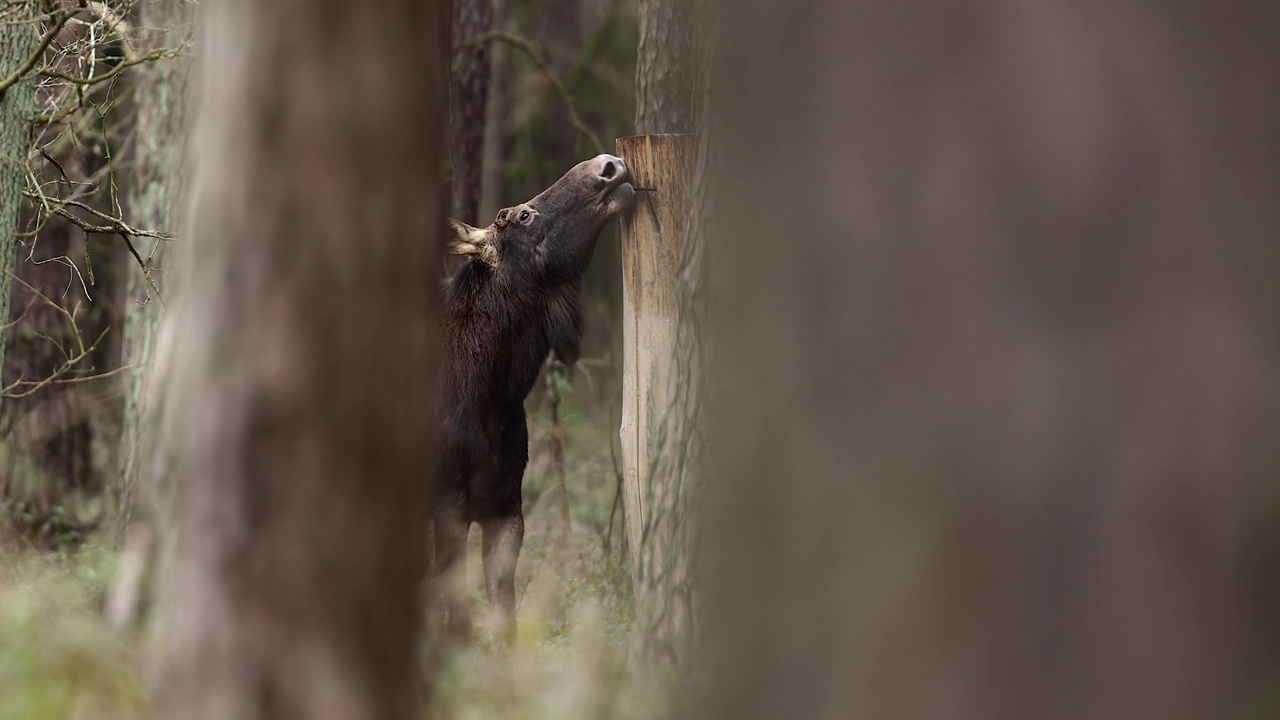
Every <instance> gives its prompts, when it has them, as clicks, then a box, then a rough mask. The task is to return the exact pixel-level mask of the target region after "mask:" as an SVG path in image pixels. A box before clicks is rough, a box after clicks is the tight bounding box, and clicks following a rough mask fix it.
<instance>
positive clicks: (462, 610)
mask: <svg viewBox="0 0 1280 720" xmlns="http://www.w3.org/2000/svg"><path fill="white" fill-rule="evenodd" d="M629 180H630V173H629V172H628V170H627V167H626V165H625V164H623V162H622V160H621V159H619V158H617V157H614V156H612V155H599V156H597V157H594V158H592V159H590V160H586V161H584V162H581V163H579V164H578V165H576V166H574V167H573V168H572V169H570V170H569V171H568V172H567V173H565V175H564V176H563V177H561V178H560V179H559V180H557V181H556V182H555V183H554V184H553V185H551V187H549V188H547V189H546V190H544V191H543V192H542V193H541V194H539V195H538V196H537V197H535V198H533V199H532V200H530V201H528V202H526V203H523V204H520V205H516V206H514V207H509V208H506V209H504V210H502V211H500V212H499V213H498V215H497V217H496V218H495V219H494V221H493V223H492V224H491V225H489V227H486V228H484V229H479V228H474V227H471V226H470V225H467V224H466V223H463V222H459V221H457V220H452V219H451V220H450V221H449V226H450V235H451V242H450V248H449V249H450V252H452V253H454V254H457V255H461V256H463V258H464V259H463V261H462V263H461V265H459V267H458V268H457V270H456V271H455V272H454V274H453V275H452V277H450V278H449V279H448V280H447V281H446V283H445V288H444V308H443V322H442V328H443V329H442V332H443V344H442V352H443V366H442V375H441V383H442V392H441V418H440V440H441V442H440V453H441V459H440V467H439V489H440V494H439V498H438V504H437V509H436V512H435V515H434V518H433V523H434V546H435V558H434V565H435V572H436V573H437V576H438V577H449V576H450V575H452V574H454V573H459V572H460V573H462V574H463V576H464V577H465V550H466V541H467V533H468V531H469V530H470V528H471V524H472V523H479V525H480V528H481V531H482V533H483V535H482V540H483V565H484V581H485V592H486V595H487V596H488V599H489V604H490V607H491V608H493V610H494V611H495V615H496V619H497V621H498V628H499V634H498V639H499V640H500V641H502V642H505V643H508V644H509V643H511V642H512V641H514V639H515V570H516V559H517V557H518V556H519V554H520V547H521V545H522V544H523V542H524V513H523V508H522V494H521V481H522V480H523V477H524V470H525V465H526V464H527V463H528V459H529V434H528V428H527V426H526V423H525V410H524V400H525V398H526V397H527V396H528V394H529V391H530V390H531V389H532V388H533V384H534V382H536V381H537V378H538V373H539V371H540V369H541V367H542V364H543V362H544V361H545V360H546V359H547V356H548V354H549V353H551V352H554V353H555V356H556V358H557V359H558V360H559V361H560V362H562V363H564V364H565V365H572V364H573V363H574V362H576V361H577V360H578V356H579V354H580V344H581V338H582V330H583V320H582V307H581V301H580V297H579V296H580V294H581V285H582V277H583V274H584V273H585V272H586V269H587V265H588V264H589V263H590V262H591V256H592V253H593V252H594V250H595V245H596V240H597V238H598V237H599V235H600V231H601V230H602V229H603V228H604V226H605V225H606V224H608V223H609V221H611V220H613V219H614V218H615V217H617V216H618V215H619V214H621V213H623V212H625V211H626V210H627V209H628V208H630V207H631V204H632V202H634V200H635V189H634V188H633V187H632V185H631V183H630V182H629ZM444 600H445V614H446V625H447V627H448V629H449V631H450V633H451V634H453V635H455V636H458V637H460V638H463V639H464V640H465V639H466V638H469V637H470V633H471V617H470V610H469V607H468V605H469V603H468V599H467V596H466V594H465V593H462V592H460V591H459V590H458V589H457V588H456V586H455V587H454V588H453V589H449V588H446V589H445V593H444Z"/></svg>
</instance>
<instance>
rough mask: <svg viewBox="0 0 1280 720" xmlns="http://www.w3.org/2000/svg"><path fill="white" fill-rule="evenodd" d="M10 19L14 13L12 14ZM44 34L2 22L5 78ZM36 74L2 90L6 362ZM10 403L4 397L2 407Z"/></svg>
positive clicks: (2, 345) (0, 335)
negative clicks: (20, 211) (11, 289)
mask: <svg viewBox="0 0 1280 720" xmlns="http://www.w3.org/2000/svg"><path fill="white" fill-rule="evenodd" d="M4 19H5V20H9V19H10V16H9V15H8V14H6V15H5V16H4ZM39 42H40V36H39V35H38V34H37V33H36V31H35V27H34V23H32V24H30V25H27V24H22V23H16V22H3V23H0V80H3V79H5V78H7V77H9V75H10V74H11V73H13V72H14V71H15V70H17V69H18V68H19V67H21V66H22V64H23V63H24V62H25V61H26V60H27V58H29V57H31V54H32V53H34V52H35V51H36V48H37V47H39ZM33 93H34V88H33V86H32V78H31V77H27V78H24V79H23V80H21V81H19V82H18V83H17V84H15V85H13V86H11V87H9V88H8V89H7V90H3V91H0V319H3V322H0V364H2V363H3V362H4V356H5V349H6V347H7V341H8V337H9V330H10V328H9V327H8V323H9V321H10V318H9V307H10V303H9V294H10V287H11V286H12V283H13V279H12V276H11V275H10V273H13V272H14V271H15V270H16V267H17V266H16V261H17V247H18V238H17V232H18V209H19V208H20V207H21V206H22V190H23V188H25V187H26V185H27V178H26V176H25V174H24V172H25V170H24V169H25V168H26V165H27V150H28V143H29V142H30V141H31V121H32V115H33V114H34V113H35V106H34V102H33ZM3 406H4V400H3V398H0V407H3Z"/></svg>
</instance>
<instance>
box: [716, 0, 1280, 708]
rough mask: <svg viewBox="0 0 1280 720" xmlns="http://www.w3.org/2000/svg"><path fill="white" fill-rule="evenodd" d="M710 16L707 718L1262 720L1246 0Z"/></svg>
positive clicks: (1269, 366)
mask: <svg viewBox="0 0 1280 720" xmlns="http://www.w3.org/2000/svg"><path fill="white" fill-rule="evenodd" d="M725 10H726V12H725V13H724V14H723V18H724V19H725V21H726V23H728V25H727V27H726V28H725V32H724V33H723V36H722V37H723V39H724V42H725V43H726V44H727V45H729V46H730V51H729V53H728V55H727V56H726V57H725V60H726V67H730V68H733V73H732V75H729V76H726V78H725V82H726V85H725V87H724V92H723V97H724V100H725V103H724V105H723V116H722V119H723V120H724V121H725V122H726V123H727V124H728V126H729V128H730V131H729V133H728V134H727V135H726V136H725V141H724V143H723V144H722V145H721V147H723V148H724V149H725V151H726V160H727V168H726V171H725V172H724V174H723V175H722V176H721V177H722V178H723V180H724V187H723V188H722V193H721V194H720V197H722V198H723V200H724V202H725V205H724V206H722V207H723V208H724V212H723V213H721V212H719V210H718V211H717V218H723V219H724V222H723V223H722V224H721V225H720V226H719V227H718V230H717V234H716V238H717V243H718V242H720V241H723V243H724V245H723V247H720V246H719V245H718V244H717V245H713V249H715V250H720V251H719V252H716V254H715V258H716V264H715V268H714V272H715V274H716V276H717V278H719V279H723V280H724V285H723V289H724V293H723V294H721V295H718V302H717V307H718V308H721V309H723V311H724V313H725V315H724V316H723V318H721V319H722V321H723V322H722V324H721V325H720V327H722V328H724V329H725V332H724V333H723V334H722V335H719V336H718V337H717V345H716V350H717V352H716V357H717V358H719V359H723V360H725V363H724V365H723V366H721V367H718V368H717V373H716V377H717V381H718V383H717V384H720V383H723V384H724V386H725V391H724V394H723V396H720V395H719V393H717V403H718V407H717V410H718V411H720V412H719V414H718V415H717V418H718V425H717V426H716V432H717V437H716V441H717V445H716V452H715V461H716V463H717V465H716V467H717V477H718V478H719V479H720V482H719V483H718V484H717V485H716V490H715V492H716V497H715V499H714V501H713V500H712V499H711V498H709V499H708V502H707V507H708V508H713V507H714V508H717V509H718V510H719V509H724V511H725V513H726V515H725V516H724V518H722V519H725V520H726V522H727V521H729V520H732V521H733V522H732V523H731V524H730V526H729V527H730V528H731V529H730V530H729V531H728V533H727V535H726V536H724V537H726V538H727V540H726V541H725V542H723V543H720V542H717V543H716V546H715V548H714V553H713V555H712V556H711V558H710V559H708V561H707V563H706V567H707V568H708V570H709V571H712V572H715V573H717V574H718V575H717V577H716V578H715V579H716V581H717V582H716V587H717V588H718V590H717V602H716V603H715V604H714V609H713V610H711V611H708V613H706V614H707V616H708V617H709V618H712V619H713V621H714V623H715V626H714V627H713V628H709V629H708V634H709V635H714V636H715V637H717V638H720V639H721V640H723V642H724V645H723V646H722V647H721V648H720V650H721V652H722V653H723V655H722V656H721V660H722V661H723V663H724V665H723V669H724V670H725V675H724V676H723V678H722V685H721V686H720V693H719V697H721V698H723V699H724V704H723V706H722V707H721V708H720V712H719V713H718V714H717V715H718V716H719V717H732V718H774V717H810V718H845V717H866V718H872V717H876V718H880V717H904V718H926V717H948V718H956V719H958V720H960V719H964V718H983V719H990V718H1046V719H1053V718H1064V719H1065V718H1083V717H1088V718H1138V717H1146V718H1157V717H1158V718H1163V719H1165V720H1173V719H1178V718H1186V719H1188V720H1191V719H1193V718H1209V717H1215V718H1226V717H1258V718H1262V717H1280V704H1278V702H1280V701H1277V698H1276V695H1275V692H1274V691H1275V688H1276V686H1275V682H1276V678H1277V677H1280V675H1277V670H1278V669H1280V665H1278V664H1277V661H1278V660H1280V658H1278V657H1277V655H1276V650H1277V648H1278V645H1277V640H1278V639H1280V638H1278V637H1277V633H1276V631H1277V618H1278V617H1280V597H1278V593H1277V589H1278V588H1280V581H1278V580H1277V579H1276V578H1277V577H1280V573H1277V568H1280V562H1278V561H1280V554H1278V552H1277V551H1278V549H1280V543H1278V542H1277V541H1278V540H1280V532H1278V531H1280V485H1278V484H1277V482H1276V478H1277V477H1280V455H1277V453H1276V450H1275V441H1276V428H1277V427H1278V426H1280V393H1278V391H1280V385H1278V384H1277V375H1276V369H1277V368H1280V346H1278V343H1277V336H1276V332H1275V330H1276V327H1277V323H1278V322H1280V294H1277V291H1276V287H1277V284H1276V283H1277V279H1278V278H1280V245H1277V242H1276V239H1277V238H1278V237H1280V205H1278V204H1277V203H1276V198H1277V197H1280V144H1277V143H1276V142H1275V129H1276V128H1277V127H1280V33H1277V32H1276V27H1277V20H1278V19H1280V18H1278V16H1277V13H1276V8H1275V6H1274V4H1273V3H1265V2H1250V1H1248V0H1229V1H1226V2H1219V3H1214V4H1212V5H1202V4H1194V3H1192V4H1179V5H1159V6H1157V5H1155V4H1151V3H1138V2H1107V3H1102V2H1091V3H1086V4H1084V5H1081V4H1080V3H1075V2H1065V1H1063V0H1051V1H1048V2H1040V3H1031V4H1028V3H1023V2H1016V1H1014V0H990V1H987V2H962V3H950V4H939V3H922V2H896V3H878V4H871V5H867V4H865V3H830V2H818V1H817V0H805V1H801V2H792V3H780V2H776V1H775V0H740V1H739V2H733V3H730V4H729V6H727V7H725ZM719 207H721V206H718V208H719ZM720 287H721V286H720V285H719V284H717V289H718V290H719V289H720ZM720 403H722V404H720ZM720 440H723V441H724V444H723V445H720V444H719V441H720ZM720 593H723V594H720ZM1268 693H1269V695H1268Z"/></svg>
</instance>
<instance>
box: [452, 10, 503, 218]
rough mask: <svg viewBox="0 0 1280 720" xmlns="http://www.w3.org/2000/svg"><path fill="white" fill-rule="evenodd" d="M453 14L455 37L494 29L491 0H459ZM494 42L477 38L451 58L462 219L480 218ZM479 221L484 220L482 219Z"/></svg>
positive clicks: (457, 210) (457, 207)
mask: <svg viewBox="0 0 1280 720" xmlns="http://www.w3.org/2000/svg"><path fill="white" fill-rule="evenodd" d="M455 4H456V6H457V9H456V12H455V14H454V25H453V36H454V40H455V42H458V43H462V42H466V40H467V39H468V38H472V37H475V36H476V35H479V34H481V33H485V32H489V31H490V30H492V29H493V1H492V0H457V2H456V3H455ZM492 48H493V43H481V44H479V45H476V46H474V47H472V48H471V49H470V50H467V51H465V52H463V53H462V54H460V55H458V56H457V57H455V58H454V61H453V67H454V75H453V84H452V91H453V96H452V101H453V102H452V104H451V117H452V132H453V216H454V217H455V218H457V219H459V220H461V221H463V222H465V223H470V224H472V225H475V224H477V223H478V222H479V217H478V215H479V213H480V190H481V186H480V184H481V180H482V178H483V170H484V142H485V128H486V127H487V123H486V120H487V119H488V116H487V113H486V112H485V108H486V106H487V105H488V100H489V78H490V76H491V75H492V70H491V68H492V65H491V63H490V55H491V53H492ZM480 224H483V223H480Z"/></svg>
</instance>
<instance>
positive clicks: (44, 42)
mask: <svg viewBox="0 0 1280 720" xmlns="http://www.w3.org/2000/svg"><path fill="white" fill-rule="evenodd" d="M53 17H54V21H53V24H52V25H51V26H50V27H49V32H47V33H45V35H44V37H42V38H40V44H39V45H38V46H36V51H35V52H33V53H32V54H31V57H29V58H27V61H26V62H24V63H22V64H21V65H19V66H18V67H17V69H15V70H14V71H13V72H11V73H9V76H8V77H6V78H5V79H3V80H0V97H4V94H5V91H7V90H8V89H9V88H11V87H13V86H14V85H16V84H18V81H19V80H21V79H22V78H23V77H24V76H25V75H26V74H27V73H29V72H31V69H32V68H34V67H35V66H36V63H38V62H40V58H41V57H42V56H43V55H44V51H45V49H47V48H48V47H49V43H51V42H53V38H54V36H56V35H57V34H58V33H59V32H60V31H61V30H62V26H63V25H66V24H67V20H70V19H71V15H70V14H67V13H57V14H55V15H54V16H53Z"/></svg>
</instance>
